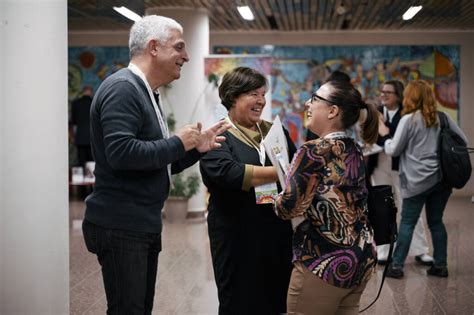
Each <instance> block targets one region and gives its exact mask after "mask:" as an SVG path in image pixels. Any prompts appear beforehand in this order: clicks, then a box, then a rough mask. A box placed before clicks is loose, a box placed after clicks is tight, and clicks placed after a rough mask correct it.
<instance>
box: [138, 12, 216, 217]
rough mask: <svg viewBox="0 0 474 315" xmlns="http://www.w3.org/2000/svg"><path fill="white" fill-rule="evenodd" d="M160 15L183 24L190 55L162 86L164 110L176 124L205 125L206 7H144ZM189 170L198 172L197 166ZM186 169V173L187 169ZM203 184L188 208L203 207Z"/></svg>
mask: <svg viewBox="0 0 474 315" xmlns="http://www.w3.org/2000/svg"><path fill="white" fill-rule="evenodd" d="M152 14H156V15H162V16H166V17H170V18H172V19H175V20H176V21H177V22H178V23H180V24H181V25H182V26H183V29H184V33H183V34H184V40H185V41H186V48H187V51H188V53H189V56H190V62H188V63H186V64H185V65H184V67H183V69H182V71H181V78H180V79H179V80H176V81H174V82H172V83H171V84H170V87H169V88H166V89H162V96H163V97H162V99H163V102H164V103H165V104H164V105H165V106H164V107H165V110H166V112H167V113H170V112H173V113H174V117H175V119H176V128H177V129H178V128H180V127H182V126H183V125H186V124H189V123H196V122H198V121H200V122H202V123H203V125H204V127H208V126H210V124H211V123H212V121H210V120H209V117H210V115H209V114H208V113H207V111H206V108H207V107H206V106H205V104H204V92H205V89H208V88H210V87H209V85H208V83H207V80H206V77H205V75H204V57H206V56H207V55H208V54H209V17H208V14H207V11H206V10H204V9H196V8H179V9H178V8H163V7H156V8H150V9H147V10H146V15H152ZM189 171H191V172H197V173H199V169H198V167H197V166H195V167H192V168H191V169H190V170H189ZM189 171H188V173H189ZM205 191H206V190H205V187H204V185H203V184H201V189H200V192H199V193H198V194H197V195H196V196H194V197H193V198H191V200H190V201H189V208H188V211H189V212H200V211H204V210H205V208H206V205H205Z"/></svg>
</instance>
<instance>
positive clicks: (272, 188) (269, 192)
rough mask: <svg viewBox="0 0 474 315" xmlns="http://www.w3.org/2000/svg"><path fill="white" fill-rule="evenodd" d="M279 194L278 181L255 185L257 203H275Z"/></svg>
mask: <svg viewBox="0 0 474 315" xmlns="http://www.w3.org/2000/svg"><path fill="white" fill-rule="evenodd" d="M277 195H278V188H277V184H276V183H269V184H263V185H260V186H256V187H255V199H256V200H257V204H258V205H260V204H265V203H273V202H274V201H275V198H276V197H277Z"/></svg>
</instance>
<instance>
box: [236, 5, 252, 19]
mask: <svg viewBox="0 0 474 315" xmlns="http://www.w3.org/2000/svg"><path fill="white" fill-rule="evenodd" d="M237 10H239V13H240V15H241V16H242V18H243V19H244V20H247V21H253V20H254V17H253V13H252V10H250V8H249V6H247V5H245V6H239V7H237Z"/></svg>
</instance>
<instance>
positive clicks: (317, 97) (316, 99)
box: [311, 93, 336, 105]
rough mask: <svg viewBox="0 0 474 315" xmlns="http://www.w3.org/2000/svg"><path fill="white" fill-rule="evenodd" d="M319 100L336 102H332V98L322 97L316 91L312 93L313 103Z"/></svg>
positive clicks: (329, 102)
mask: <svg viewBox="0 0 474 315" xmlns="http://www.w3.org/2000/svg"><path fill="white" fill-rule="evenodd" d="M317 101H324V102H326V103H328V104H334V102H331V101H330V100H327V99H325V98H324V97H321V96H319V95H318V94H316V93H313V94H312V95H311V103H315V102H317ZM334 105H336V104H334Z"/></svg>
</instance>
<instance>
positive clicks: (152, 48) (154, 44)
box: [147, 39, 159, 56]
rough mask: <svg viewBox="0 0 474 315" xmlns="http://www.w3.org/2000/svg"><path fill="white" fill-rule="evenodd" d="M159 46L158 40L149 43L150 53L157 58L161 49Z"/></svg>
mask: <svg viewBox="0 0 474 315" xmlns="http://www.w3.org/2000/svg"><path fill="white" fill-rule="evenodd" d="M158 46H159V44H158V41H157V40H156V39H152V40H150V41H149V42H148V45H147V48H148V50H149V51H150V53H151V54H152V55H153V56H155V55H156V53H157V52H158V49H159V47H158Z"/></svg>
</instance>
